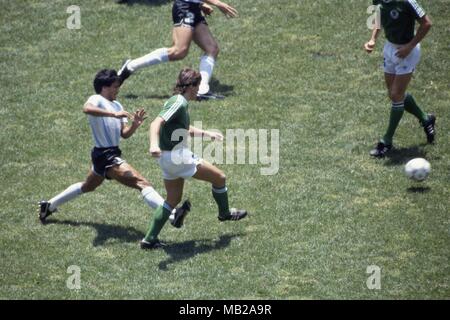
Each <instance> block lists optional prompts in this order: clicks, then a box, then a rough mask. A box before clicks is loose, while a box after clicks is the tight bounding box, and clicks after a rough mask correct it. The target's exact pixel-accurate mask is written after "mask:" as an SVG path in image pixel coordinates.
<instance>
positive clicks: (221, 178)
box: [215, 171, 227, 186]
mask: <svg viewBox="0 0 450 320" xmlns="http://www.w3.org/2000/svg"><path fill="white" fill-rule="evenodd" d="M216 180H217V181H216V183H215V185H217V186H224V185H225V183H226V181H227V176H226V175H225V173H223V172H222V171H221V172H220V173H219V174H218V176H217V178H216Z"/></svg>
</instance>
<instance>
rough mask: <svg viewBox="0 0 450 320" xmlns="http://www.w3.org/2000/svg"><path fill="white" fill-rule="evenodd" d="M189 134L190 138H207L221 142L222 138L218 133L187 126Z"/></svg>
mask: <svg viewBox="0 0 450 320" xmlns="http://www.w3.org/2000/svg"><path fill="white" fill-rule="evenodd" d="M189 134H190V135H191V137H203V136H205V137H209V138H211V139H213V140H216V139H217V140H219V141H222V140H223V136H222V135H221V134H220V133H219V132H214V131H206V130H202V129H199V128H196V127H193V126H189Z"/></svg>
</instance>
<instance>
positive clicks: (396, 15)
mask: <svg viewBox="0 0 450 320" xmlns="http://www.w3.org/2000/svg"><path fill="white" fill-rule="evenodd" d="M373 4H374V5H380V12H381V25H382V26H383V29H384V32H385V34H386V38H387V39H388V40H389V41H390V42H392V43H394V44H406V43H408V42H410V41H411V40H412V39H413V38H414V25H415V21H416V20H417V19H420V18H423V17H424V16H425V11H424V10H423V9H422V7H421V6H420V5H419V4H418V3H417V1H416V0H373Z"/></svg>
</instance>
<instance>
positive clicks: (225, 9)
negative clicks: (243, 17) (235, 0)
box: [204, 0, 238, 18]
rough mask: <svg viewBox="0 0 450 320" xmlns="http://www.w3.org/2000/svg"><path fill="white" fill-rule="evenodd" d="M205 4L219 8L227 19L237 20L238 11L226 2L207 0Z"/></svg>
mask: <svg viewBox="0 0 450 320" xmlns="http://www.w3.org/2000/svg"><path fill="white" fill-rule="evenodd" d="M204 2H206V3H207V4H211V5H213V6H215V7H217V8H219V10H220V11H222V13H223V14H224V15H225V16H226V17H227V18H235V17H237V15H238V12H237V10H236V9H235V8H233V7H232V6H230V5H229V4H226V3H225V2H222V1H219V0H205V1H204Z"/></svg>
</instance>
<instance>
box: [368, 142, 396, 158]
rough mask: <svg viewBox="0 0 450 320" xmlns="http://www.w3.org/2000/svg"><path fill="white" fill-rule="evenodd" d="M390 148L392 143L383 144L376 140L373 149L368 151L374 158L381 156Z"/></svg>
mask: <svg viewBox="0 0 450 320" xmlns="http://www.w3.org/2000/svg"><path fill="white" fill-rule="evenodd" d="M391 149H392V144H385V143H383V142H381V141H380V142H378V144H377V146H376V147H375V149H373V150H371V151H370V155H371V156H372V157H376V158H383V157H384V156H385V155H386V153H388V151H389V150H391Z"/></svg>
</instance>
